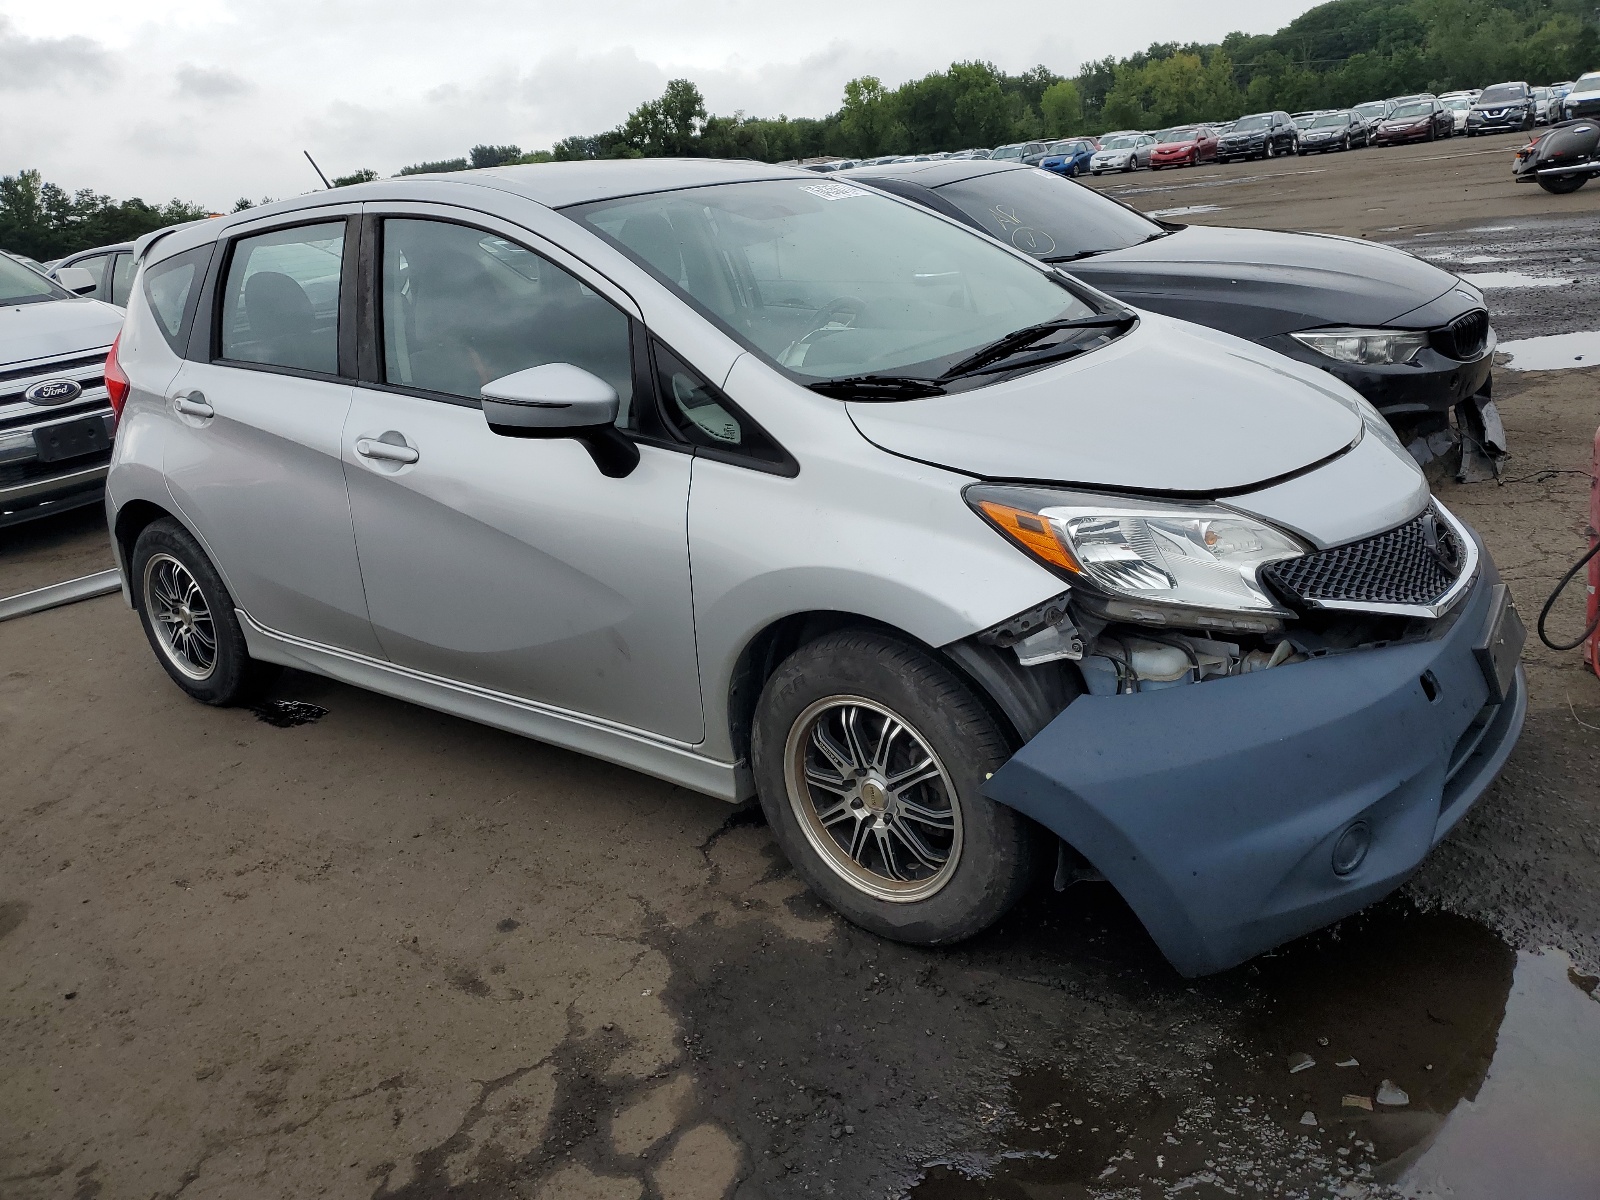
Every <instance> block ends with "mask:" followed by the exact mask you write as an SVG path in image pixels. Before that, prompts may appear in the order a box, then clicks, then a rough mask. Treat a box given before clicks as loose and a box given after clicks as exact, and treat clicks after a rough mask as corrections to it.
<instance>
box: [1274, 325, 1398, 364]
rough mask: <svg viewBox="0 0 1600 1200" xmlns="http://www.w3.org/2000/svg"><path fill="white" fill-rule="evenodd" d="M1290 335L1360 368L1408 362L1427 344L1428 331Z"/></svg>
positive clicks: (1338, 331) (1328, 331)
mask: <svg viewBox="0 0 1600 1200" xmlns="http://www.w3.org/2000/svg"><path fill="white" fill-rule="evenodd" d="M1289 336H1290V337H1292V338H1294V340H1295V341H1297V342H1299V343H1300V344H1301V345H1303V346H1309V347H1311V349H1313V350H1315V351H1316V352H1317V353H1318V354H1321V355H1324V356H1326V357H1328V358H1331V359H1333V360H1334V361H1335V362H1342V363H1349V364H1351V365H1352V366H1360V367H1384V366H1398V365H1400V364H1403V363H1408V362H1410V361H1411V360H1412V359H1414V358H1416V356H1417V355H1418V354H1420V353H1421V352H1422V350H1423V348H1424V347H1425V346H1427V344H1428V335H1427V334H1426V333H1425V332H1420V331H1418V330H1412V329H1314V330H1310V331H1308V332H1305V333H1291V334H1290V335H1289Z"/></svg>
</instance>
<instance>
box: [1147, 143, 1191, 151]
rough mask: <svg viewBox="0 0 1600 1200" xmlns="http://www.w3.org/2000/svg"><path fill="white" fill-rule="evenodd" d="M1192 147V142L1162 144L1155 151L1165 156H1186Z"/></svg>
mask: <svg viewBox="0 0 1600 1200" xmlns="http://www.w3.org/2000/svg"><path fill="white" fill-rule="evenodd" d="M1194 147H1195V144H1194V143H1193V142H1162V143H1161V144H1160V145H1159V146H1157V147H1156V149H1157V150H1160V151H1162V152H1163V153H1166V154H1187V153H1188V152H1189V151H1191V150H1193V149H1194Z"/></svg>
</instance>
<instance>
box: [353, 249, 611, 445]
mask: <svg viewBox="0 0 1600 1200" xmlns="http://www.w3.org/2000/svg"><path fill="white" fill-rule="evenodd" d="M547 363H571V364H572V365H574V366H578V367H582V368H583V369H584V370H585V371H588V372H589V373H590V374H591V375H596V376H598V377H599V378H601V379H603V380H605V381H606V382H607V383H609V384H610V385H611V386H612V387H613V388H615V389H616V392H617V397H618V399H619V400H620V401H621V416H620V418H619V421H618V424H621V425H627V424H628V419H629V416H630V414H631V408H632V400H633V343H632V331H631V327H630V325H629V322H628V318H627V316H626V315H625V314H624V313H623V312H622V311H621V310H620V309H618V308H617V307H616V306H615V305H614V304H612V303H611V302H610V301H609V300H607V299H605V298H604V297H603V296H601V295H600V294H599V293H597V292H595V291H592V290H591V289H590V288H588V287H586V286H585V285H584V284H583V282H582V281H581V280H579V279H578V278H577V277H576V276H574V275H573V274H571V273H570V272H568V271H566V270H563V269H562V268H561V267H558V266H557V265H556V264H555V263H553V262H551V261H550V260H549V259H547V258H544V257H542V256H541V255H538V254H535V253H534V252H533V251H532V250H529V249H527V248H526V247H524V246H519V245H517V244H516V243H515V242H512V241H508V240H507V239H506V238H503V237H500V236H499V235H498V234H494V233H489V232H487V231H485V230H482V229H474V228H472V227H471V226H467V225H455V224H451V223H449V222H446V221H427V220H405V219H400V218H395V219H392V220H387V221H385V222H384V223H383V367H384V381H385V382H386V383H390V384H398V385H400V386H401V387H413V388H420V389H422V390H424V391H430V392H442V393H444V394H446V395H449V396H459V397H461V398H463V399H466V400H481V399H482V396H483V392H482V388H483V385H484V384H486V383H489V382H490V381H491V380H495V379H499V378H501V377H503V376H506V375H510V374H513V373H514V372H517V371H521V370H524V369H526V368H528V367H539V366H544V365H545V364H547Z"/></svg>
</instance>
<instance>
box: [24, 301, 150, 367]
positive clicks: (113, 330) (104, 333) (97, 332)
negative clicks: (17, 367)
mask: <svg viewBox="0 0 1600 1200" xmlns="http://www.w3.org/2000/svg"><path fill="white" fill-rule="evenodd" d="M121 328H122V310H121V309H120V308H113V307H111V305H109V304H102V303H101V302H100V301H98V300H86V299H85V300H46V301H43V302H40V303H35V304H15V305H8V306H6V307H4V308H0V365H3V364H5V363H15V362H28V361H31V360H32V359H36V358H57V357H60V356H61V355H63V354H72V353H75V352H77V351H84V352H88V351H91V350H103V349H105V348H106V347H107V346H109V345H111V342H112V340H113V339H114V338H115V337H116V336H117V331H118V330H120V329H121Z"/></svg>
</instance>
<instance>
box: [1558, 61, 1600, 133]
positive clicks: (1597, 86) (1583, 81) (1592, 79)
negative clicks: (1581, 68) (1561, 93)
mask: <svg viewBox="0 0 1600 1200" xmlns="http://www.w3.org/2000/svg"><path fill="white" fill-rule="evenodd" d="M1561 103H1562V111H1563V113H1564V114H1565V115H1566V118H1567V120H1569V121H1570V120H1572V119H1573V118H1575V117H1600V71H1590V72H1589V73H1588V74H1586V75H1582V76H1579V78H1578V81H1577V82H1576V83H1574V84H1573V85H1572V90H1571V91H1570V92H1568V93H1567V95H1566V98H1565V99H1564V100H1563V101H1562V102H1561Z"/></svg>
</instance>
